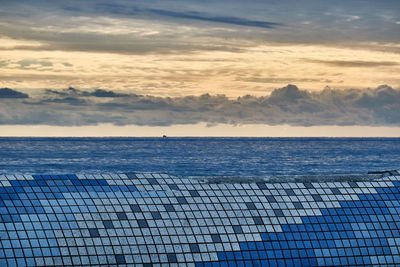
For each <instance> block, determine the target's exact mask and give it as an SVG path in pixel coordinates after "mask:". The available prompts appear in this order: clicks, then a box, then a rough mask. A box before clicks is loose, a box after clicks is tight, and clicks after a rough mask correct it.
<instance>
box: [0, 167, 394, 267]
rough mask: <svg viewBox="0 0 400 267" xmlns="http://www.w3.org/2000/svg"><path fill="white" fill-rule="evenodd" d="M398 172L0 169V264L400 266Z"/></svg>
mask: <svg viewBox="0 0 400 267" xmlns="http://www.w3.org/2000/svg"><path fill="white" fill-rule="evenodd" d="M399 192H400V176H388V177H385V178H381V179H377V180H365V179H364V180H360V181H353V180H352V181H348V182H346V181H343V179H341V181H332V182H305V183H302V182H296V183H268V182H263V181H260V180H257V182H254V183H250V182H243V181H241V182H240V183H239V182H237V183H234V182H228V181H227V182H221V181H218V182H214V181H213V180H212V179H209V180H207V179H195V178H192V179H188V178H179V177H174V176H171V175H168V174H158V173H137V174H134V173H129V174H104V175H25V176H23V175H15V176H14V175H7V176H5V175H1V176H0V266H68V265H69V266H82V265H85V266H100V265H101V266H104V265H120V266H123V265H126V266H131V265H139V266H140V265H141V266H171V265H185V266H333V265H335V266H338V265H339V266H360V265H364V266H365V265H374V266H376V265H400V194H399Z"/></svg>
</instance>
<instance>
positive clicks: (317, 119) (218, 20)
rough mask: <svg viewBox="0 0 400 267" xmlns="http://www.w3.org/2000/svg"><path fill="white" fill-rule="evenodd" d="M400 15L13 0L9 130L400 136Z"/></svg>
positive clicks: (290, 6)
mask: <svg viewBox="0 0 400 267" xmlns="http://www.w3.org/2000/svg"><path fill="white" fill-rule="evenodd" d="M399 14H400V4H399V3H398V1H389V0H383V1H372V0H350V1H339V0H334V1H329V2H326V1H314V0H305V1H292V0H283V1H258V0H255V1H236V0H229V1H213V0H209V1H193V0H185V1H178V0H173V1H169V0H168V1H166V0H164V1H124V0H118V1H112V3H111V2H110V1H103V0H100V1H94V0H89V1H72V0H71V1H51V2H50V1H40V0H39V1H5V0H3V1H1V7H0V88H3V89H0V124H1V125H2V126H0V136H10V135H18V136H21V135H28V136H29V135H34V136H43V135H55V136H56V135H57V136H59V135H61V136H62V135H68V136H70V135H72V136H79V135H85V136H91V135H93V136H98V135H113V136H114V135H133V136H138V135H139V136H159V135H162V134H171V135H183V136H184V135H200V136H209V135H213V136H218V135H219V136H232V135H233V136H254V135H256V136H399V133H400V130H399V129H400V128H399V126H400V115H398V114H397V113H399V112H398V110H400V104H399V103H400V92H399V88H400V76H399V73H400V40H399V39H400V16H399ZM288 84H291V85H289V86H287V85H288ZM221 95H224V96H221ZM288 129H289V130H288Z"/></svg>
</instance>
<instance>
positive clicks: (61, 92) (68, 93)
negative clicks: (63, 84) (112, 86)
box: [46, 87, 130, 97]
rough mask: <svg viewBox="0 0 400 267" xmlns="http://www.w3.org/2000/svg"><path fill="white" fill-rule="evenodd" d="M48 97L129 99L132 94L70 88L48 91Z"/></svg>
mask: <svg viewBox="0 0 400 267" xmlns="http://www.w3.org/2000/svg"><path fill="white" fill-rule="evenodd" d="M46 95H48V96H52V95H56V96H69V97H79V96H86V97H90V96H94V97H127V96H130V94H123V93H116V92H114V91H111V90H109V91H108V90H104V89H96V90H94V91H83V90H78V89H75V88H73V87H68V88H67V89H64V90H51V89H47V90H46Z"/></svg>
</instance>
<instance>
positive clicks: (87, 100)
mask: <svg viewBox="0 0 400 267" xmlns="http://www.w3.org/2000/svg"><path fill="white" fill-rule="evenodd" d="M399 110H400V90H398V89H393V88H391V87H390V86H387V85H382V86H379V87H377V88H375V89H363V90H361V89H347V90H332V89H330V88H325V89H324V90H322V91H320V92H309V91H306V90H300V89H299V88H297V86H295V85H288V86H286V87H283V88H279V89H275V90H274V91H273V92H272V93H271V94H270V95H268V96H262V97H255V96H251V95H246V96H242V97H238V98H236V99H230V98H227V97H226V96H225V95H209V94H204V95H200V96H185V97H156V96H150V95H137V94H131V93H119V92H114V91H109V90H103V89H98V90H95V91H85V90H78V89H75V88H71V87H70V88H68V89H64V90H61V91H56V90H47V91H46V92H44V94H42V95H41V96H39V97H38V96H36V97H30V96H29V97H28V95H26V94H24V93H21V92H18V91H15V90H11V89H8V88H3V89H0V124H2V125H57V126H83V125H96V124H100V123H111V124H114V125H148V126H170V125H176V124H195V123H199V122H205V123H209V124H216V123H228V124H233V125H234V124H267V125H280V124H289V125H292V126H317V125H341V126H344V125H346V126H353V125H359V126H399V125H400V113H399V112H398V111H399Z"/></svg>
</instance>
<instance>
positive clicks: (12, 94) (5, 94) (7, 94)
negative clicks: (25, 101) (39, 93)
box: [0, 88, 29, 99]
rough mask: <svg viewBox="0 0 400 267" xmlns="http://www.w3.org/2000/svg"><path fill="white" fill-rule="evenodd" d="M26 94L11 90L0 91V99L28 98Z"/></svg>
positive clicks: (3, 89) (2, 89)
mask: <svg viewBox="0 0 400 267" xmlns="http://www.w3.org/2000/svg"><path fill="white" fill-rule="evenodd" d="M28 97H29V96H28V95H27V94H24V93H21V92H18V91H15V90H12V89H10V88H1V89H0V99H1V98H28Z"/></svg>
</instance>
